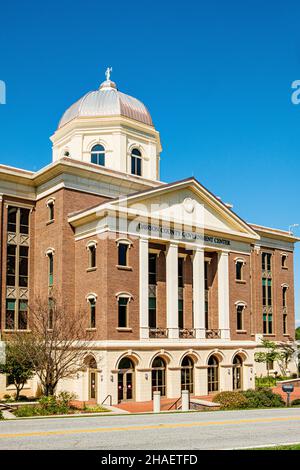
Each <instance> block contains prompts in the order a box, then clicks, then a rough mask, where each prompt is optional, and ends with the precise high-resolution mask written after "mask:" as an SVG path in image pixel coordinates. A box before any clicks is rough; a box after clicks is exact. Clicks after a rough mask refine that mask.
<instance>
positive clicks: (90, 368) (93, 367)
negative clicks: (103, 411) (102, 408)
mask: <svg viewBox="0 0 300 470" xmlns="http://www.w3.org/2000/svg"><path fill="white" fill-rule="evenodd" d="M84 363H85V365H86V367H87V373H88V399H89V401H93V402H97V392H98V390H97V362H96V359H95V358H94V357H93V356H88V357H86V358H85V360H84Z"/></svg>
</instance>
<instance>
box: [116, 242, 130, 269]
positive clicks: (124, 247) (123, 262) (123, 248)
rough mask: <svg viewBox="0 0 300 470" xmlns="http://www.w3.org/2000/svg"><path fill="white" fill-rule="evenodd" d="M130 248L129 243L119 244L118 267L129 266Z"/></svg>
mask: <svg viewBox="0 0 300 470" xmlns="http://www.w3.org/2000/svg"><path fill="white" fill-rule="evenodd" d="M128 247H129V245H128V244H127V243H119V245H118V265H119V266H127V257H128V256H127V254H128Z"/></svg>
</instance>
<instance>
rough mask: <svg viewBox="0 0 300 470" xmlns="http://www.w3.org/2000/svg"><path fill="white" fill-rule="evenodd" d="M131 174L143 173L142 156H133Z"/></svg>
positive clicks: (139, 174)
mask: <svg viewBox="0 0 300 470" xmlns="http://www.w3.org/2000/svg"><path fill="white" fill-rule="evenodd" d="M131 174H132V175H138V176H141V175H142V160H141V158H137V157H131Z"/></svg>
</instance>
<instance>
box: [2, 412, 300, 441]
mask: <svg viewBox="0 0 300 470" xmlns="http://www.w3.org/2000/svg"><path fill="white" fill-rule="evenodd" d="M276 421H278V422H282V421H300V416H290V417H288V416H286V417H278V418H252V419H232V420H225V421H207V422H203V421H200V422H195V423H176V424H172V423H170V424H149V425H139V426H120V427H111V428H109V427H107V428H94V429H64V430H61V431H60V430H57V431H33V432H22V433H6V434H0V439H9V438H15V437H33V436H40V437H41V436H61V435H65V434H88V433H101V432H118V431H119V432H120V431H145V430H151V429H174V428H192V427H203V426H220V425H221V426H222V425H226V424H245V423H249V424H250V423H273V422H276Z"/></svg>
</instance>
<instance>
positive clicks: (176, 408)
mask: <svg viewBox="0 0 300 470" xmlns="http://www.w3.org/2000/svg"><path fill="white" fill-rule="evenodd" d="M180 400H181V397H179V398H177V400H176V401H174V403H172V405H171V406H170V408H168V411H170V410H171V409H172V408H173V406H175V410H178V408H179V406H178V403H179V402H180Z"/></svg>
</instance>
